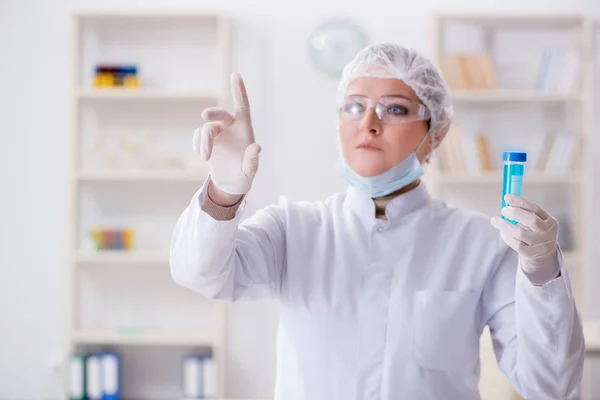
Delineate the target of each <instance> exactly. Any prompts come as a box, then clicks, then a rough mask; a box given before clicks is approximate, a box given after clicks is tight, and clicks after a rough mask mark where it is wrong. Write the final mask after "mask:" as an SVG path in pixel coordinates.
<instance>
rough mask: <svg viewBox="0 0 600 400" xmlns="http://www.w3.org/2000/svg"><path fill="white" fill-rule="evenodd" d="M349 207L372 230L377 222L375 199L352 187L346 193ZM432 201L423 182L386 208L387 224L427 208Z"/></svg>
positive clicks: (393, 200) (392, 201)
mask: <svg viewBox="0 0 600 400" xmlns="http://www.w3.org/2000/svg"><path fill="white" fill-rule="evenodd" d="M346 196H347V197H346V199H347V206H348V207H349V208H350V209H351V210H352V211H353V212H354V213H355V214H356V215H357V216H358V217H359V218H360V219H361V220H362V221H363V222H364V223H365V226H366V227H367V228H368V229H371V228H372V227H373V225H374V224H375V223H376V222H377V221H381V222H385V221H382V220H377V219H376V218H375V203H374V202H373V199H371V198H370V197H369V196H367V195H366V194H364V193H363V192H361V191H360V190H359V189H357V188H355V187H353V186H350V187H348V190H347V191H346ZM430 201H431V195H430V194H429V191H428V190H427V187H426V186H425V183H424V182H423V181H421V182H420V183H419V185H418V186H417V187H416V188H414V189H413V190H411V191H409V192H406V193H403V194H400V195H398V196H397V197H396V198H394V199H392V200H391V201H390V202H389V203H388V205H387V206H386V208H385V214H386V216H387V222H388V223H390V224H392V223H394V222H395V221H397V220H399V219H401V218H402V217H404V216H406V215H408V214H410V213H412V212H414V211H416V210H418V209H419V208H422V207H425V206H426V205H427V204H428V203H429V202H430Z"/></svg>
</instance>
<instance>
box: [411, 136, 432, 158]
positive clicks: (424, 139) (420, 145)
mask: <svg viewBox="0 0 600 400" xmlns="http://www.w3.org/2000/svg"><path fill="white" fill-rule="evenodd" d="M429 134H430V132H427V133H426V134H425V136H424V137H423V140H421V143H419V145H418V146H417V148H416V150H415V155H416V154H417V153H418V152H419V150H421V147H423V145H424V144H425V141H426V140H427V139H428V138H429ZM429 157H431V153H430V154H428V155H427V158H426V159H425V160H423V161H425V162H427V161H428V160H429Z"/></svg>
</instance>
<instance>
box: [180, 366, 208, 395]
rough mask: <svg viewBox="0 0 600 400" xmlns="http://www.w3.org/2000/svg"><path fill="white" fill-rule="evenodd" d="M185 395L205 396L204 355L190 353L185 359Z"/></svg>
mask: <svg viewBox="0 0 600 400" xmlns="http://www.w3.org/2000/svg"><path fill="white" fill-rule="evenodd" d="M182 372H183V382H182V384H183V397H184V398H185V399H200V398H203V397H205V396H204V385H203V379H202V378H203V377H202V375H203V371H202V356H198V355H189V356H187V357H185V358H184V359H183V365H182Z"/></svg>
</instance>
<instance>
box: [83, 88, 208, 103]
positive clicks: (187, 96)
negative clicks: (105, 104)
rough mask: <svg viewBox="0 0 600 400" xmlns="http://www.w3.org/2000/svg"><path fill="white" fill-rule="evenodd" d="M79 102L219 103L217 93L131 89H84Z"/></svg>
mask: <svg viewBox="0 0 600 400" xmlns="http://www.w3.org/2000/svg"><path fill="white" fill-rule="evenodd" d="M77 98H78V99H79V100H152V101H172V100H175V101H198V102H213V103H216V102H217V101H218V95H217V94H216V93H203V92H169V91H160V90H155V89H145V88H131V89H111V88H98V89H94V88H92V89H84V90H80V91H78V92H77Z"/></svg>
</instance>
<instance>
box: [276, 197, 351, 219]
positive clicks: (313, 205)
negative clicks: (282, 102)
mask: <svg viewBox="0 0 600 400" xmlns="http://www.w3.org/2000/svg"><path fill="white" fill-rule="evenodd" d="M345 198H346V193H335V194H333V195H331V196H329V197H328V198H326V199H324V200H316V201H295V200H291V199H289V198H288V197H285V196H281V197H279V199H278V201H277V203H276V204H273V205H271V206H268V207H266V208H265V209H264V211H266V212H269V213H271V214H275V215H277V216H278V217H279V218H281V219H282V220H284V221H286V222H291V223H296V221H299V222H303V223H304V224H307V223H308V224H310V223H314V224H321V223H323V222H325V221H327V220H328V219H329V218H330V217H331V216H332V215H334V214H335V213H336V210H339V209H341V208H342V206H343V204H344V200H345Z"/></svg>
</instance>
